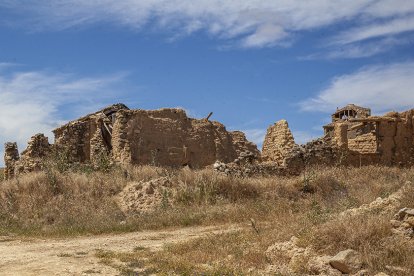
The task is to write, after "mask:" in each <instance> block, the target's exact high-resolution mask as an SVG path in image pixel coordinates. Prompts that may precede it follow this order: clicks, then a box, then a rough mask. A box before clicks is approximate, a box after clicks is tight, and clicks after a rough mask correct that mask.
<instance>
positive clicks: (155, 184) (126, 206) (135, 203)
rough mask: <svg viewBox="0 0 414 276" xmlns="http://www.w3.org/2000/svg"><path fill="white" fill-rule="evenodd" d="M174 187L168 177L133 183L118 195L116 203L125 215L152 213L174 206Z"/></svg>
mask: <svg viewBox="0 0 414 276" xmlns="http://www.w3.org/2000/svg"><path fill="white" fill-rule="evenodd" d="M172 185H173V184H172V182H171V180H170V179H169V178H168V177H161V178H157V179H153V180H150V181H147V182H144V181H140V182H131V183H129V184H128V185H127V186H126V187H125V188H124V189H123V190H122V191H121V192H120V193H119V194H118V195H117V197H116V201H117V203H118V206H119V207H120V209H121V210H122V211H123V212H124V213H125V214H130V215H135V214H142V213H146V212H151V211H154V210H156V209H159V208H163V207H164V208H165V207H167V206H171V205H172V204H173V202H172V200H171V199H172V198H173V193H174V189H172Z"/></svg>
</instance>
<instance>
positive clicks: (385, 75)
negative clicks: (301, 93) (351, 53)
mask: <svg viewBox="0 0 414 276" xmlns="http://www.w3.org/2000/svg"><path fill="white" fill-rule="evenodd" d="M413 76H414V62H406V63H395V64H390V65H378V66H370V67H365V68H362V69H360V70H359V71H357V72H354V73H352V74H349V75H343V76H338V77H336V78H334V79H333V80H332V81H331V83H330V85H329V86H328V87H327V88H326V89H324V90H322V91H321V92H320V93H319V94H318V95H317V96H315V97H313V98H310V99H307V100H305V101H303V102H302V103H300V106H301V109H302V110H305V111H322V112H331V111H332V110H334V109H335V108H336V107H338V106H343V105H346V104H348V103H355V104H358V105H362V106H368V107H372V108H373V110H374V112H384V111H387V110H402V109H406V108H410V107H412V106H413V105H414V93H412V89H413V87H414V78H413Z"/></svg>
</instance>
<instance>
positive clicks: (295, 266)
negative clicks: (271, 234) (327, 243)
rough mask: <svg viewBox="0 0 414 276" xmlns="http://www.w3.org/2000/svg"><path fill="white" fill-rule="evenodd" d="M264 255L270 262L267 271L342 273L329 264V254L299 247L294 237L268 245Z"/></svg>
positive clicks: (289, 273) (286, 273)
mask: <svg viewBox="0 0 414 276" xmlns="http://www.w3.org/2000/svg"><path fill="white" fill-rule="evenodd" d="M266 257H267V259H268V260H269V261H270V263H271V265H270V266H269V267H268V268H267V272H268V273H276V274H277V273H282V274H283V275H296V274H297V273H301V275H302V274H303V271H309V272H310V273H311V274H310V275H320V274H322V275H332V276H334V275H342V273H341V272H340V271H338V270H336V269H334V268H332V267H331V266H330V265H329V260H330V259H331V256H319V255H317V254H316V252H314V250H313V249H312V248H311V247H307V248H303V247H300V246H299V245H298V238H296V237H292V238H291V239H290V241H287V242H280V243H275V244H274V245H272V246H270V247H269V248H268V249H267V250H266Z"/></svg>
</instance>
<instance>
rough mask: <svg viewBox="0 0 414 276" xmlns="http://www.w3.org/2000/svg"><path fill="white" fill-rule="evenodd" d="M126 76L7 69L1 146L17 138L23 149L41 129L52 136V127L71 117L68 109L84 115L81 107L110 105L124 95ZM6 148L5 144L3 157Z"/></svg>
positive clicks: (0, 109)
mask: <svg viewBox="0 0 414 276" xmlns="http://www.w3.org/2000/svg"><path fill="white" fill-rule="evenodd" d="M9 69H10V68H9ZM125 76H126V75H125V74H114V75H110V76H102V77H89V78H84V77H78V76H76V75H74V74H62V73H55V72H50V71H11V72H10V70H6V71H5V70H3V71H2V72H0V143H1V145H2V144H3V143H5V142H7V141H17V142H18V144H19V147H20V149H22V148H23V147H25V144H26V142H27V140H28V139H29V138H30V137H31V136H32V135H33V134H35V133H39V132H41V133H45V134H46V135H48V136H49V137H50V138H52V137H53V136H51V130H52V129H53V128H55V127H56V126H58V125H59V124H60V123H61V122H62V120H63V119H67V118H63V117H62V113H64V111H66V112H69V113H75V114H72V115H75V116H76V115H80V114H77V113H78V111H79V110H88V111H94V109H95V108H97V107H98V106H102V105H105V104H107V103H108V100H109V101H110V99H109V98H112V99H113V98H116V97H117V96H121V94H120V92H119V91H120V89H121V91H122V88H121V85H120V82H121V81H122V80H124V78H125ZM116 85H117V86H118V89H115V86H116ZM51 142H52V141H51ZM2 151H3V148H2V146H1V148H0V155H1V156H2V155H3V152H2ZM1 164H2V160H1V161H0V165H1Z"/></svg>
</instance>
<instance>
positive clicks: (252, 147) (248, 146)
mask: <svg viewBox="0 0 414 276" xmlns="http://www.w3.org/2000/svg"><path fill="white" fill-rule="evenodd" d="M230 135H231V138H232V143H233V146H234V148H235V150H236V153H237V156H239V157H240V156H243V155H245V154H247V153H252V154H253V156H252V157H253V158H254V159H256V160H260V158H261V153H260V151H259V150H258V149H257V146H256V144H254V143H252V142H250V141H249V140H247V138H246V135H245V134H244V133H243V132H241V131H232V132H230Z"/></svg>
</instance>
